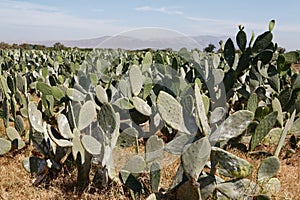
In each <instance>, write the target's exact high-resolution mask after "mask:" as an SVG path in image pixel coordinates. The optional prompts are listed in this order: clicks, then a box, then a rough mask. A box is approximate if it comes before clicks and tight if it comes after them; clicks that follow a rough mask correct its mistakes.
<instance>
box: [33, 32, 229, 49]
mask: <svg viewBox="0 0 300 200" xmlns="http://www.w3.org/2000/svg"><path fill="white" fill-rule="evenodd" d="M145 38H146V39H144V38H142V37H132V36H123V35H118V36H113V37H111V36H103V37H98V38H92V39H83V40H53V41H35V42H29V43H34V44H40V45H45V46H53V44H55V43H57V42H59V43H62V44H63V45H65V46H67V47H79V48H123V49H145V48H153V49H166V48H171V49H174V50H179V49H180V48H182V47H186V48H187V49H194V48H198V49H203V48H205V47H206V46H208V44H210V43H211V44H213V45H215V46H216V48H217V49H218V48H219V41H220V40H223V41H225V40H226V39H227V37H225V36H223V37H215V36H207V35H201V36H192V37H184V36H178V37H165V36H164V37H159V36H156V37H152V38H147V37H145Z"/></svg>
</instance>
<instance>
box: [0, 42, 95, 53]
mask: <svg viewBox="0 0 300 200" xmlns="http://www.w3.org/2000/svg"><path fill="white" fill-rule="evenodd" d="M74 48H77V47H74ZM0 49H24V50H57V51H60V50H69V49H72V48H71V47H66V46H65V45H63V44H62V43H60V42H57V43H55V44H53V46H52V47H47V46H45V45H40V44H28V43H23V44H8V43H5V42H0ZM82 50H87V51H89V50H92V49H89V48H84V49H82Z"/></svg>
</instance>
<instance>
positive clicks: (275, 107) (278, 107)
mask: <svg viewBox="0 0 300 200" xmlns="http://www.w3.org/2000/svg"><path fill="white" fill-rule="evenodd" d="M272 108H273V111H277V113H278V115H277V121H278V122H279V124H280V126H281V127H283V113H282V108H281V104H280V101H279V100H278V99H277V98H276V97H275V98H274V99H273V100H272Z"/></svg>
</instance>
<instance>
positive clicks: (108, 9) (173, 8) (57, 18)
mask: <svg viewBox="0 0 300 200" xmlns="http://www.w3.org/2000/svg"><path fill="white" fill-rule="evenodd" d="M299 10H300V3H299V1H298V0H284V1H274V0H252V1H242V0H223V1H222V0H212V1H209V0H206V1H201V0H198V1H196V0H195V1H192V0H185V1H183V0H181V1H179V0H107V1H100V0H51V1H44V0H24V1H20V0H1V1H0V27H1V29H0V30H1V32H0V41H7V42H9V41H39V40H57V39H58V40H66V39H67V40H74V39H75V40H76V39H86V38H95V37H100V36H104V35H117V34H118V33H120V32H124V31H129V30H132V29H136V28H143V27H160V28H166V29H170V30H174V31H178V32H181V33H183V34H185V35H193V36H195V35H212V36H224V35H225V36H234V35H235V34H236V33H237V31H238V28H237V26H238V24H242V25H244V26H245V30H246V32H247V33H248V38H250V35H251V33H252V31H254V32H255V34H256V35H258V34H260V33H262V32H264V31H265V30H267V28H268V22H269V21H270V20H271V19H275V20H276V26H275V29H274V36H275V38H274V41H275V42H277V43H278V44H279V46H282V47H285V48H286V49H288V50H295V49H300V18H299V16H297V13H299Z"/></svg>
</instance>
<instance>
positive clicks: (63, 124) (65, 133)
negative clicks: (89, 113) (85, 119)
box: [56, 113, 73, 139]
mask: <svg viewBox="0 0 300 200" xmlns="http://www.w3.org/2000/svg"><path fill="white" fill-rule="evenodd" d="M56 120H57V126H58V130H59V132H60V134H61V136H62V137H63V138H65V139H71V138H73V133H72V131H71V128H70V125H69V121H68V119H67V117H66V116H65V115H64V114H61V113H60V114H58V115H57V119H56Z"/></svg>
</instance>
